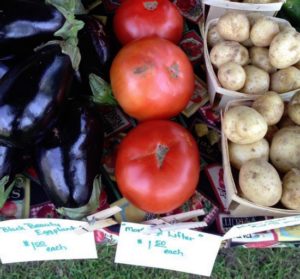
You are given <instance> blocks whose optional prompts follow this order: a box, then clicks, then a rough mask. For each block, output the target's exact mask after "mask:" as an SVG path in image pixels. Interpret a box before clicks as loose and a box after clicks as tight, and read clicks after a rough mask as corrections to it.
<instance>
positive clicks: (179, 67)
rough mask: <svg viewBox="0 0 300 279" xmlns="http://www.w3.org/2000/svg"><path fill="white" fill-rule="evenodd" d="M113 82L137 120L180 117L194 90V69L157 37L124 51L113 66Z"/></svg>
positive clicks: (178, 51) (117, 94) (175, 48)
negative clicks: (178, 115)
mask: <svg viewBox="0 0 300 279" xmlns="http://www.w3.org/2000/svg"><path fill="white" fill-rule="evenodd" d="M110 78H111V86H112V91H113V94H114V96H115V98H116V99H117V101H118V102H119V104H120V106H121V107H122V108H123V110H124V111H125V112H126V113H127V114H129V115H131V116H132V117H134V118H137V119H138V120H148V119H167V118H170V117H173V116H175V115H177V114H178V113H179V112H181V111H182V110H183V109H184V108H185V107H186V105H187V104H188V102H189V100H190V98H191V96H192V94H193V90H194V73H193V68H192V65H191V63H190V61H189V60H188V57H187V56H186V54H185V53H184V52H183V51H182V50H181V49H180V48H179V47H178V46H176V45H175V44H173V43H171V42H170V41H167V40H165V39H161V38H158V37H150V38H143V39H140V40H137V41H133V42H131V43H130V44H128V45H126V46H125V47H123V48H122V49H121V50H120V51H119V53H118V54H117V55H116V57H115V59H114V61H113V63H112V66H111V68H110Z"/></svg>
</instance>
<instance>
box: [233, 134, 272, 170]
mask: <svg viewBox="0 0 300 279" xmlns="http://www.w3.org/2000/svg"><path fill="white" fill-rule="evenodd" d="M228 150H229V159H230V162H231V164H232V165H233V166H234V167H235V168H237V169H240V168H241V166H242V165H243V164H244V163H245V162H247V161H249V160H251V159H257V158H262V159H264V160H266V161H268V159H269V143H268V142H267V140H265V139H261V140H259V141H256V142H254V143H250V144H237V143H234V142H229V144H228Z"/></svg>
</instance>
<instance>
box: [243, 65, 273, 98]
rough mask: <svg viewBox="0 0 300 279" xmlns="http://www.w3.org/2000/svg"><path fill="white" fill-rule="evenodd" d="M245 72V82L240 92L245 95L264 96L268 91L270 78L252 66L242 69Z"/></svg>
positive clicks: (264, 72)
mask: <svg viewBox="0 0 300 279" xmlns="http://www.w3.org/2000/svg"><path fill="white" fill-rule="evenodd" d="M244 69H245V72H246V82H245V85H244V87H243V88H242V89H241V92H244V93H247V94H264V93H266V92H267V91H269V86H270V76H269V74H268V73H267V72H266V71H264V70H262V69H260V68H258V67H256V66H253V65H247V66H245V67H244Z"/></svg>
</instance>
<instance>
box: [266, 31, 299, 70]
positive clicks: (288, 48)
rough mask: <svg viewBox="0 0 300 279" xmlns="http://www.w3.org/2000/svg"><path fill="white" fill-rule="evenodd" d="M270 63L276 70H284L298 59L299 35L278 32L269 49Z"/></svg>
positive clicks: (292, 32)
mask: <svg viewBox="0 0 300 279" xmlns="http://www.w3.org/2000/svg"><path fill="white" fill-rule="evenodd" d="M269 59H270V63H271V64H272V65H273V66H274V67H275V68H277V69H284V68H287V67H289V66H292V65H293V64H295V63H297V62H298V61H299V59H300V34H299V33H298V32H296V31H293V30H288V31H282V32H279V33H278V34H277V35H276V36H275V37H274V38H273V40H272V42H271V44H270V48H269Z"/></svg>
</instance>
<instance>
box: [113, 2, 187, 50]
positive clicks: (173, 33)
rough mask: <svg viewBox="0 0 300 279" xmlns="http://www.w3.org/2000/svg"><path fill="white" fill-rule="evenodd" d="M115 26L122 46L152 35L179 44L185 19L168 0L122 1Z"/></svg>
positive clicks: (115, 19) (114, 22) (115, 18)
mask: <svg viewBox="0 0 300 279" xmlns="http://www.w3.org/2000/svg"><path fill="white" fill-rule="evenodd" d="M113 25H114V31H115V34H116V36H117V38H118V39H119V41H120V42H121V43H122V44H123V45H125V44H127V43H129V42H131V41H133V40H136V39H140V38H144V37H149V36H153V35H156V36H158V37H161V38H165V39H167V40H170V41H172V42H174V43H175V44H177V43H179V41H180V39H181V36H182V32H183V18H182V16H181V14H180V13H179V11H178V10H177V8H176V7H175V6H174V5H173V4H172V3H171V2H170V1H169V0H155V1H151V0H127V1H123V2H122V3H121V6H120V7H119V8H118V9H117V11H116V13H115V16H114V21H113Z"/></svg>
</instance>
